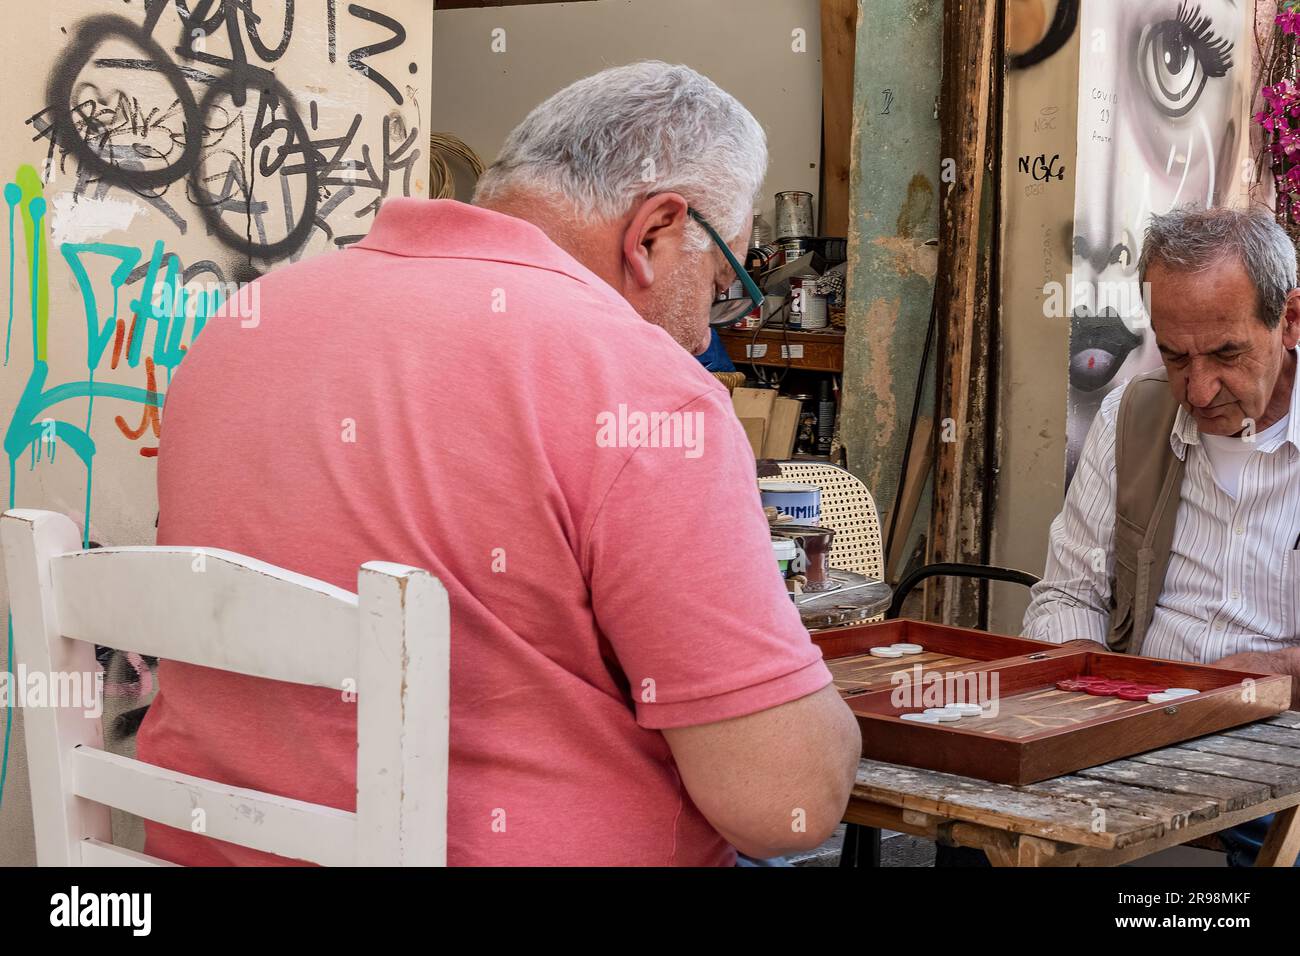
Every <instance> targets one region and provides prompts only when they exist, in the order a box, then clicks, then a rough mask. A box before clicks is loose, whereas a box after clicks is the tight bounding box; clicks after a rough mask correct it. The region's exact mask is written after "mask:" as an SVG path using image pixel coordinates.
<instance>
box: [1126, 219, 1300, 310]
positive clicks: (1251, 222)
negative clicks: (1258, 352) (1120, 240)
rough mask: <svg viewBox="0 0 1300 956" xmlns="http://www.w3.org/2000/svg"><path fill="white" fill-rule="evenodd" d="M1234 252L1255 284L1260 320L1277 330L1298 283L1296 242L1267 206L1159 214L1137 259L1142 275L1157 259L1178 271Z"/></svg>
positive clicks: (1141, 277)
mask: <svg viewBox="0 0 1300 956" xmlns="http://www.w3.org/2000/svg"><path fill="white" fill-rule="evenodd" d="M1225 256H1235V257H1236V258H1237V259H1239V260H1240V261H1241V264H1242V265H1243V266H1245V268H1246V275H1248V276H1249V277H1250V281H1251V283H1252V284H1253V285H1254V286H1255V299H1256V303H1257V308H1258V310H1259V319H1260V321H1261V322H1263V323H1264V325H1265V326H1266V327H1267V328H1270V329H1275V328H1277V325H1278V323H1279V322H1280V321H1281V320H1282V310H1283V309H1284V308H1286V297H1287V293H1288V292H1290V291H1291V290H1292V289H1294V288H1295V287H1296V256H1295V245H1294V244H1293V243H1292V242H1291V237H1290V236H1288V235H1287V234H1286V230H1284V229H1283V228H1282V227H1281V226H1280V225H1278V223H1277V220H1275V219H1274V218H1273V214H1272V213H1271V212H1269V211H1268V210H1266V209H1263V208H1260V207H1254V208H1252V209H1230V208H1224V207H1219V208H1214V209H1198V208H1195V207H1190V206H1189V207H1186V208H1182V209H1174V210H1171V211H1170V212H1167V213H1165V214H1163V215H1160V214H1154V215H1152V216H1151V222H1150V224H1149V225H1148V226H1147V232H1146V238H1145V240H1144V241H1143V243H1142V257H1141V258H1140V259H1139V260H1138V280H1139V281H1140V282H1146V276H1147V269H1148V268H1150V266H1151V263H1153V262H1158V263H1160V264H1161V265H1163V266H1164V267H1165V268H1167V269H1172V270H1174V271H1176V272H1189V271H1194V270H1197V269H1204V268H1206V267H1207V266H1211V265H1214V264H1215V263H1217V262H1218V261H1219V260H1221V259H1223V258H1224V257H1225Z"/></svg>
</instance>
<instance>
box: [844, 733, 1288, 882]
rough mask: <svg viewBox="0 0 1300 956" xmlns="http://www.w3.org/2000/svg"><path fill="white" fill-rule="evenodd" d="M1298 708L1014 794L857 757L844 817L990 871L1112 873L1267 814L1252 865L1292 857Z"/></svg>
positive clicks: (1285, 863) (1284, 863)
mask: <svg viewBox="0 0 1300 956" xmlns="http://www.w3.org/2000/svg"><path fill="white" fill-rule="evenodd" d="M1298 805H1300V712H1297V711H1287V712H1286V713H1284V714H1279V715H1278V716H1277V717H1272V718H1269V719H1267V720H1262V721H1259V722H1257V723H1254V724H1249V725H1246V726H1243V727H1238V728H1236V729H1234V730H1228V731H1224V732H1222V733H1218V734H1212V735H1210V736H1208V737H1200V738H1197V739H1196V740H1189V741H1186V742H1184V743H1181V744H1178V745H1176V746H1173V747H1166V748H1164V749H1161V750H1153V751H1151V752H1149V753H1145V754H1139V755H1137V756H1134V757H1130V758H1128V759H1126V760H1116V761H1114V762H1113V763H1108V764H1102V765H1101V766H1098V767H1092V768H1090V769H1088V770H1080V771H1079V772H1077V773H1073V774H1070V775H1068V776H1064V777H1057V778H1055V779H1053V780H1044V781H1043V782H1041V783H1035V784H1031V785H1029V786H1025V787H1011V786H1006V785H1004V784H998V783H989V782H988V781H985V780H975V779H972V778H969V777H958V776H954V775H953V774H947V773H938V772H936V771H932V770H920V769H917V768H915V767H904V766H900V765H898V764H888V763H881V762H879V761H875V760H867V759H864V760H863V761H862V764H861V766H860V767H859V768H858V778H857V783H856V784H855V785H854V788H853V796H852V798H851V799H850V800H849V807H848V810H847V811H846V812H845V815H844V819H845V821H847V822H849V823H858V824H863V825H866V826H872V827H880V828H885V829H890V830H898V831H901V832H903V833H911V834H914V835H916V836H923V837H928V838H929V839H932V840H937V841H938V842H942V843H947V844H955V845H959V846H970V847H976V848H978V849H981V850H983V851H984V852H985V853H986V854H988V857H989V860H990V861H991V862H992V863H993V865H994V866H1112V865H1118V864H1121V863H1127V862H1129V861H1130V860H1135V859H1139V858H1141V857H1144V856H1148V855H1150V854H1152V853H1156V852H1159V851H1160V850H1164V849H1167V848H1169V847H1171V846H1177V845H1179V844H1182V843H1188V842H1190V841H1193V840H1198V839H1201V838H1204V837H1208V836H1209V835H1211V834H1214V833H1217V832H1218V831H1220V830H1225V829H1227V828H1229V827H1233V826H1237V825H1238V824H1241V823H1245V822H1246V821H1248V820H1254V819H1256V818H1257V817H1261V816H1264V815H1265V814H1269V813H1274V814H1276V817H1275V818H1274V822H1273V826H1272V827H1271V829H1270V830H1269V833H1268V837H1267V838H1266V840H1265V843H1264V847H1263V849H1262V850H1261V851H1260V853H1259V857H1258V860H1257V862H1256V865H1257V866H1291V865H1292V864H1294V862H1295V860H1296V855H1297V851H1300V813H1297V806H1298Z"/></svg>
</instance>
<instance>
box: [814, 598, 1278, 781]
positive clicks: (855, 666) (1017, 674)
mask: <svg viewBox="0 0 1300 956" xmlns="http://www.w3.org/2000/svg"><path fill="white" fill-rule="evenodd" d="M812 638H813V641H814V642H815V643H816V644H817V645H818V646H819V647H820V648H821V651H822V656H823V657H824V658H825V660H826V664H827V666H828V667H829V668H830V671H831V674H832V676H833V677H834V680H835V685H836V687H837V688H838V689H839V691H840V694H841V696H843V697H844V698H845V700H846V701H847V703H848V705H849V707H850V708H851V709H852V710H853V712H854V714H855V715H856V716H857V718H858V726H859V727H860V728H861V730H862V753H863V756H865V757H871V758H873V759H876V760H884V761H888V762H890V763H900V764H906V765H908V766H912V767H924V768H926V769H929V770H940V771H945V772H948V773H954V774H960V775H962V776H967V777H976V778H979V779H982V780H992V781H994V782H997V783H1007V784H1015V785H1023V784H1029V783H1036V782H1037V781H1039V780H1046V779H1048V778H1051V777H1057V776H1060V775H1062V774H1067V773H1072V772H1074V771H1076V770H1082V769H1084V768H1086V767H1093V766H1096V765H1098V764H1102V763H1107V762H1109V761H1112V760H1118V759H1120V758H1122V757H1128V756H1131V755H1133V754H1137V753H1143V752H1145V751H1148V750H1154V749H1156V748H1158V747H1167V746H1169V745H1171V744H1175V743H1179V742H1181V741H1184V740H1189V739H1191V738H1193V737H1200V736H1203V735H1205V734H1210V733H1214V732H1216V731H1220V730H1226V729H1227V728H1229V727H1235V726H1238V725H1240V724H1246V723H1250V722H1252V721H1255V720H1260V719H1262V718H1265V717H1270V716H1272V715H1274V714H1278V713H1281V712H1282V711H1284V710H1286V709H1287V708H1288V707H1289V705H1290V703H1291V678H1290V677H1286V676H1281V675H1276V674H1249V673H1246V672H1242V671H1230V670H1221V669H1219V668H1216V667H1209V666H1205V665H1199V664H1186V663H1182V662H1178V661H1166V660H1158V659H1156V658H1149V657H1134V656H1131V655H1128V654H1112V653H1109V652H1107V651H1104V650H1101V649H1100V645H1098V647H1099V649H1098V650H1097V651H1092V650H1089V649H1087V648H1074V647H1057V646H1055V645H1051V644H1044V643H1042V642H1039V641H1031V640H1027V639H1025V638H1018V637H1003V636H1001V635H997V634H987V633H985V632H983V631H975V630H969V629H967V628H959V627H945V626H942V625H938V624H927V623H922V622H919V621H909V620H895V621H884V622H882V623H878V624H864V625H860V626H855V627H842V628H836V629H833V630H828V631H822V632H814V633H813V634H812ZM896 644H903V645H913V646H918V645H919V646H920V647H921V648H922V650H921V651H920V652H919V653H905V654H903V656H898V657H877V656H873V655H872V653H871V648H873V647H875V648H888V647H890V646H892V645H896ZM1080 679H1081V680H1082V682H1089V681H1091V685H1090V686H1091V689H1090V690H1089V689H1062V688H1060V687H1058V686H1057V683H1058V682H1059V681H1076V680H1080ZM1103 682H1105V683H1104V684H1103ZM1099 684H1100V685H1102V686H1098V685H1099ZM1139 685H1141V686H1139ZM1079 686H1080V685H1078V684H1067V685H1066V687H1067V688H1075V687H1079ZM1144 687H1145V688H1146V689H1148V690H1152V691H1156V690H1162V689H1166V688H1179V689H1181V693H1182V694H1184V696H1178V697H1174V698H1171V699H1163V695H1162V697H1161V698H1157V699H1156V701H1155V702H1151V701H1149V700H1148V699H1146V697H1144V696H1142V693H1143V688H1144ZM1108 691H1109V692H1108ZM1121 691H1122V692H1124V693H1125V694H1126V696H1127V697H1136V698H1138V699H1125V698H1124V697H1121V696H1117V694H1118V693H1119V692H1121ZM1192 691H1194V692H1195V693H1191V692H1192ZM954 703H964V704H966V705H976V704H978V705H979V706H980V710H979V711H978V712H974V711H973V709H972V706H967V707H966V708H965V709H966V710H967V711H970V713H967V714H963V715H962V716H960V717H957V718H954V716H953V713H954V711H955V710H956V709H955V708H952V707H950V706H949V705H951V704H954ZM935 709H944V710H946V711H947V713H946V714H945V715H944V716H943V718H942V722H939V723H933V722H929V720H928V719H927V718H923V717H920V716H911V717H908V718H904V716H903V715H905V714H909V715H920V714H923V713H924V712H925V711H926V710H932V711H933V710H935Z"/></svg>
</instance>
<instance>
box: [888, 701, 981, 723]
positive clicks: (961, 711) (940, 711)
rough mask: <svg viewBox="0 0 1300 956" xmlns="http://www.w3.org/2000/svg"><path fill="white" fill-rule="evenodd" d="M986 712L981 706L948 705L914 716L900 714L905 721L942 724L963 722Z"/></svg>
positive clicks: (914, 714) (930, 708) (928, 708)
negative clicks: (965, 718)
mask: <svg viewBox="0 0 1300 956" xmlns="http://www.w3.org/2000/svg"><path fill="white" fill-rule="evenodd" d="M983 712H984V708H982V707H980V705H979V704H948V705H947V706H945V707H927V708H926V709H925V710H921V711H917V712H916V713H913V714H899V715H898V716H899V717H901V718H902V719H903V720H911V721H914V722H916V723H918V724H941V723H947V722H948V721H951V720H961V719H962V718H963V717H973V716H974V715H975V714H980V713H983Z"/></svg>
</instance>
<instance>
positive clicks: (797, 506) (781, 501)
mask: <svg viewBox="0 0 1300 956" xmlns="http://www.w3.org/2000/svg"><path fill="white" fill-rule="evenodd" d="M759 496H760V497H761V498H762V499H763V507H764V508H775V509H776V510H777V511H778V512H780V513H781V514H783V515H789V516H790V517H791V518H793V519H794V521H795V523H796V524H820V523H821V520H822V490H821V489H820V488H818V487H817V486H816V485H800V484H796V483H795V482H792V481H790V482H772V483H771V484H763V485H760V486H759Z"/></svg>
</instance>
